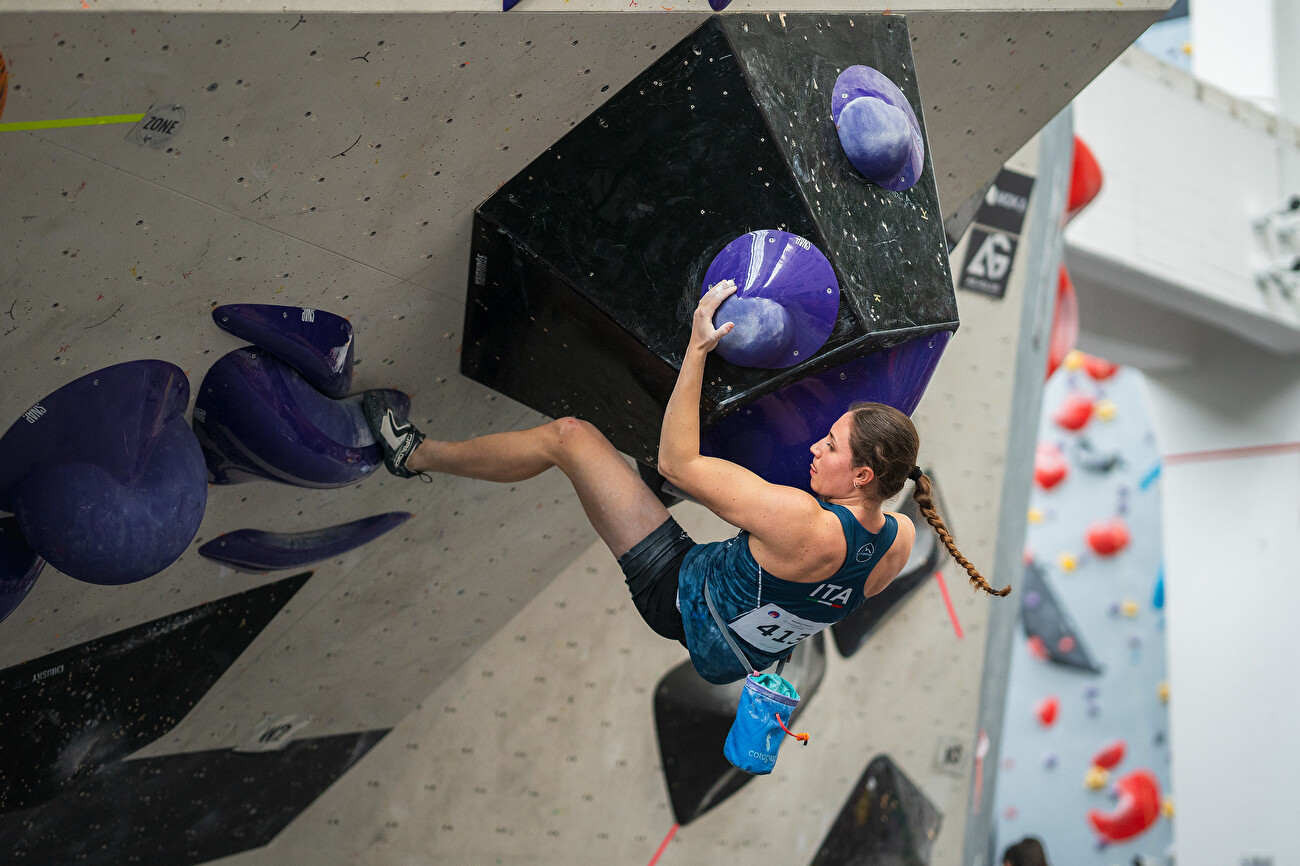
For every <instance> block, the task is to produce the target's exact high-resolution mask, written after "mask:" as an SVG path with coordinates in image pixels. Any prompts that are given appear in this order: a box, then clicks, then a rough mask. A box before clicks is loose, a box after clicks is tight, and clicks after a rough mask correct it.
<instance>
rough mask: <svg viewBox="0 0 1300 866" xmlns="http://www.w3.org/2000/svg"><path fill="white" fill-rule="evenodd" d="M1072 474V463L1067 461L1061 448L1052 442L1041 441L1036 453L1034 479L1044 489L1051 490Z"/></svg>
mask: <svg viewBox="0 0 1300 866" xmlns="http://www.w3.org/2000/svg"><path fill="white" fill-rule="evenodd" d="M1069 474H1070V464H1069V463H1068V462H1066V459H1065V455H1064V454H1062V453H1061V449H1060V448H1057V447H1056V446H1055V445H1053V444H1051V443H1050V442H1039V443H1038V450H1037V451H1036V452H1035V453H1034V481H1036V482H1038V486H1039V487H1041V488H1043V489H1044V490H1051V489H1052V488H1053V487H1055V486H1056V485H1058V484H1060V483H1061V482H1062V481H1064V480H1065V476H1066V475H1069Z"/></svg>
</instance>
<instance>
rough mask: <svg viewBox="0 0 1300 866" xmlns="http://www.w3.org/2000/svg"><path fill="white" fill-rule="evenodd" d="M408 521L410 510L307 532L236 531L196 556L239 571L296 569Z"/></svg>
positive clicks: (337, 554)
mask: <svg viewBox="0 0 1300 866" xmlns="http://www.w3.org/2000/svg"><path fill="white" fill-rule="evenodd" d="M410 519H411V513H410V512H409V511H390V512H388V513H387V514H376V515H375V516H373V517H363V518H362V519H361V520H354V521H352V522H351V523H340V524H338V525H337V526H327V527H325V528H324V529H313V530H310V531H308V532H265V531H263V530H260V529H236V530H235V531H234V532H227V533H226V534H225V535H222V536H219V537H217V538H214V539H212V540H211V541H209V542H208V543H207V544H205V545H203V546H202V547H200V548H199V556H202V557H204V558H205V559H211V560H212V561H213V562H220V563H221V564H222V565H228V566H230V567H231V568H235V569H238V570H239V571H248V572H263V571H275V570H277V569H281V568H299V567H301V566H304V565H310V564H311V563H313V562H319V561H321V560H322V559H329V558H331V557H334V556H339V555H341V554H344V553H347V552H348V551H349V550H355V549H356V548H358V547H361V546H362V545H363V544H369V543H370V542H372V541H374V540H375V539H376V538H378V537H379V536H381V535H383V534H384V533H385V532H388V531H389V530H390V529H396V528H397V527H398V526H401V525H402V524H403V523H405V522H406V521H407V520H410Z"/></svg>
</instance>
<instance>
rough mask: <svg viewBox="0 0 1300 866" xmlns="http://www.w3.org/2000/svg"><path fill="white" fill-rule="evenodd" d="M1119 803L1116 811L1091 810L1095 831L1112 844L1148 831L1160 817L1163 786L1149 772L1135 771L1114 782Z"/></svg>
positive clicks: (1091, 819)
mask: <svg viewBox="0 0 1300 866" xmlns="http://www.w3.org/2000/svg"><path fill="white" fill-rule="evenodd" d="M1115 790H1116V792H1117V793H1118V794H1119V803H1118V804H1117V805H1116V807H1115V810H1114V811H1113V812H1101V811H1098V810H1097V809H1089V810H1088V821H1089V823H1091V824H1092V828H1093V829H1094V830H1096V831H1097V832H1098V833H1099V834H1101V836H1102V837H1103V838H1105V839H1107V840H1109V841H1111V842H1123V841H1124V840H1125V839H1132V838H1133V837H1134V836H1137V835H1139V834H1140V833H1144V832H1146V831H1147V830H1148V829H1149V828H1150V827H1151V825H1152V824H1154V823H1155V822H1156V820H1157V819H1159V817H1160V783H1159V782H1157V781H1156V777H1155V776H1154V775H1153V774H1152V773H1151V771H1150V770H1134V771H1133V772H1132V773H1129V774H1128V775H1127V776H1125V777H1124V778H1122V779H1120V780H1119V781H1118V782H1116V783H1115Z"/></svg>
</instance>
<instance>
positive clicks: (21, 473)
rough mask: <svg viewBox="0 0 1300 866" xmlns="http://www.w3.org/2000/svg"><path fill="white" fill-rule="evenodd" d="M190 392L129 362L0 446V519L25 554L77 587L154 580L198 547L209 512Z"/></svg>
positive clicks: (79, 386) (169, 374) (181, 377)
mask: <svg viewBox="0 0 1300 866" xmlns="http://www.w3.org/2000/svg"><path fill="white" fill-rule="evenodd" d="M189 394H190V388H189V382H188V381H187V380H186V378H185V374H184V372H182V371H181V369H180V368H179V367H177V366H175V365H174V364H168V363H166V362H165V361H130V362H127V363H125V364H116V365H114V366H112V367H105V368H104V369H102V370H98V371H96V372H94V373H89V374H87V375H85V376H82V377H81V378H80V379H77V380H75V381H73V382H70V383H68V384H67V385H64V386H63V387H62V388H60V389H59V390H57V391H55V392H54V393H53V394H50V395H49V396H48V397H45V398H44V399H42V400H41V401H40V402H39V403H37V404H36V405H35V406H33V407H32V408H31V409H29V410H28V411H27V412H26V413H25V414H24V415H23V417H22V418H19V419H18V421H17V422H16V423H15V424H14V425H13V426H12V427H10V428H9V432H7V433H6V434H5V435H4V438H3V439H0V508H3V509H5V510H9V511H12V512H13V513H14V517H15V518H16V519H17V521H18V526H19V529H20V530H21V532H22V535H23V537H24V538H25V539H26V541H27V543H28V544H30V545H31V547H32V549H33V550H35V551H36V552H37V553H38V554H39V555H40V556H42V557H43V558H44V559H45V560H46V561H48V562H49V564H50V565H52V566H54V567H55V568H57V569H58V570H60V571H62V572H63V573H64V574H67V575H68V576H69V577H74V578H76V579H78V580H84V581H87V582H89V583H100V584H122V583H131V582H134V581H137V580H143V579H144V578H146V577H149V576H150V575H153V574H157V573H158V572H160V571H162V570H163V569H164V568H166V567H167V566H168V565H170V564H171V563H172V562H174V561H175V560H176V558H177V557H179V556H180V555H181V554H182V553H183V552H184V551H185V548H186V547H188V546H189V543H190V541H191V540H193V538H194V535H195V534H196V533H197V532H198V530H199V524H200V523H201V522H202V520H203V510H204V507H205V506H206V505H207V497H208V489H207V473H206V471H205V469H204V465H203V453H202V451H201V450H200V449H199V443H198V442H197V441H196V440H195V438H194V435H193V434H192V433H191V432H190V429H189V426H188V425H187V424H186V423H185V418H184V415H183V413H184V411H185V406H186V404H187V403H188V402H189Z"/></svg>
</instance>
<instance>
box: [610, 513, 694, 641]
mask: <svg viewBox="0 0 1300 866" xmlns="http://www.w3.org/2000/svg"><path fill="white" fill-rule="evenodd" d="M694 546H695V542H694V541H693V540H691V537H690V536H689V535H687V534H686V530H684V529H682V528H681V526H679V525H678V523H677V521H676V520H674V519H673V518H671V517H669V518H668V519H667V520H666V521H664V522H663V523H662V524H660V526H659V528H658V529H656V530H655V531H654V532H651V533H650V534H649V535H647V536H646V537H645V538H643V539H641V540H640V541H638V542H637V543H636V544H635V545H633V547H632V549H631V550H629V551H628V552H627V553H625V554H623V555H622V556H620V557H619V558H618V564H619V567H620V568H622V569H623V576H624V579H625V580H626V581H627V588H628V590H629V591H630V592H631V593H632V603H633V604H634V605H636V609H637V611H638V612H639V613H640V614H641V618H642V619H644V620H645V622H646V625H648V626H650V628H652V629H654V631H655V633H656V634H659V635H662V636H664V637H666V638H669V639H671V640H676V641H681V644H682V646H685V645H686V629H685V628H684V627H683V626H682V613H681V611H679V610H678V609H677V575H678V572H680V571H681V568H682V560H683V559H685V558H686V553H687V552H688V551H689V550H690V549H691V548H692V547H694Z"/></svg>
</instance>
